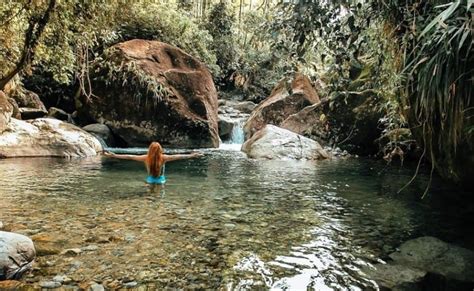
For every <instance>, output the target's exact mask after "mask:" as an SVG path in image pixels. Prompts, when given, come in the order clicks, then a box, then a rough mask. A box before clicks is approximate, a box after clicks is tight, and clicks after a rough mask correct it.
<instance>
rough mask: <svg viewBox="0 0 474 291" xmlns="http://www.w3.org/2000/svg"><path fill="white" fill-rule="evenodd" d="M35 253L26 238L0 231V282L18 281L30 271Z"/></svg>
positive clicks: (30, 242)
mask: <svg viewBox="0 0 474 291" xmlns="http://www.w3.org/2000/svg"><path fill="white" fill-rule="evenodd" d="M35 256H36V252H35V247H34V245H33V241H31V239H29V238H28V237H26V236H24V235H21V234H17V233H12V232H5V231H0V280H10V279H14V280H16V279H19V278H21V276H22V275H23V274H24V273H25V272H26V271H28V270H29V269H31V266H32V263H33V260H34V259H35Z"/></svg>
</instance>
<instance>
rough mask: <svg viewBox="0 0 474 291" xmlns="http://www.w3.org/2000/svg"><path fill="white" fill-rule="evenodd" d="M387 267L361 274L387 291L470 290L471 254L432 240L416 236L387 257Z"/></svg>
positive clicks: (473, 277)
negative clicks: (388, 258)
mask: <svg viewBox="0 0 474 291" xmlns="http://www.w3.org/2000/svg"><path fill="white" fill-rule="evenodd" d="M390 258H391V259H392V260H393V261H391V262H390V263H389V264H376V265H374V266H373V267H372V268H365V269H364V272H365V273H366V274H367V275H368V276H369V278H371V279H373V280H374V281H376V282H377V284H378V285H379V286H380V287H382V288H387V289H390V290H472V289H473V288H474V252H473V251H471V250H468V249H464V248H461V247H458V246H454V245H451V244H449V243H446V242H443V241H441V240H439V239H437V238H434V237H419V238H416V239H413V240H409V241H407V242H405V243H404V244H402V245H401V246H400V248H399V250H398V251H396V252H394V253H392V254H390Z"/></svg>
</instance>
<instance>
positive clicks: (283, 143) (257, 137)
mask: <svg viewBox="0 0 474 291" xmlns="http://www.w3.org/2000/svg"><path fill="white" fill-rule="evenodd" d="M242 151H243V152H245V153H247V155H248V156H249V157H250V158H257V159H258V158H266V159H296V160H301V159H306V160H320V159H327V158H329V154H328V153H327V152H326V151H325V150H324V149H323V148H322V147H321V145H320V144H319V143H318V142H316V141H314V140H311V139H309V138H306V137H304V136H301V135H298V134H296V133H294V132H291V131H289V130H286V129H283V128H279V127H277V126H274V125H270V124H267V125H266V126H265V127H264V128H262V129H261V130H260V131H258V132H256V133H255V134H254V135H253V136H252V138H251V139H249V140H247V141H246V142H245V143H244V144H243V145H242Z"/></svg>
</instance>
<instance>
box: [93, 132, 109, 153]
mask: <svg viewBox="0 0 474 291" xmlns="http://www.w3.org/2000/svg"><path fill="white" fill-rule="evenodd" d="M89 133H90V134H92V135H93V136H94V137H95V138H96V139H97V140H98V141H99V143H100V145H101V146H102V149H103V150H104V151H107V150H108V149H109V146H108V145H107V143H106V142H105V140H104V139H103V138H102V137H101V136H99V135H98V134H96V133H94V132H90V131H89Z"/></svg>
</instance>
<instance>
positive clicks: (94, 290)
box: [88, 283, 105, 291]
mask: <svg viewBox="0 0 474 291" xmlns="http://www.w3.org/2000/svg"><path fill="white" fill-rule="evenodd" d="M88 290H89V291H104V290H105V288H104V286H102V285H101V284H97V283H93V284H92V285H90V286H89V289H88Z"/></svg>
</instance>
